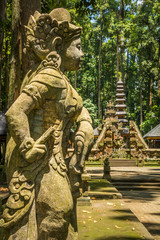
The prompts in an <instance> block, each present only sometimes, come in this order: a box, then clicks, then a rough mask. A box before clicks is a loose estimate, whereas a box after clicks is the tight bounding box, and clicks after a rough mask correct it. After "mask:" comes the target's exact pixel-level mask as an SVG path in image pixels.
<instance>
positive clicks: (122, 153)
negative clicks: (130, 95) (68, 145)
mask: <svg viewBox="0 0 160 240" xmlns="http://www.w3.org/2000/svg"><path fill="white" fill-rule="evenodd" d="M115 102H116V104H114V103H113V101H112V100H110V101H109V103H108V104H107V106H106V110H105V114H104V118H103V122H102V125H100V126H99V127H98V131H99V136H98V137H97V139H96V142H95V144H94V146H93V148H92V154H91V155H92V156H94V159H95V158H96V159H102V160H103V162H104V172H105V173H106V175H109V171H110V166H111V167H112V166H139V165H143V162H144V160H145V159H147V158H150V157H151V155H152V157H153V155H154V154H155V151H156V150H155V149H154V150H153V149H149V147H148V145H147V143H146V142H145V140H144V139H143V137H142V134H141V132H140V130H139V128H138V126H137V125H136V123H135V122H134V121H132V120H130V121H128V119H127V106H126V98H125V93H124V84H123V82H122V80H119V81H118V82H117V89H116V101H115ZM157 151H158V153H157ZM157 151H156V153H157V154H158V155H156V156H159V153H160V152H159V150H157Z"/></svg>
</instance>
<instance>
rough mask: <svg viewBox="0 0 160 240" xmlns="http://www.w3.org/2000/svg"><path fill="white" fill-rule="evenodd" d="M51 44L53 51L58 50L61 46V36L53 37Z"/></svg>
mask: <svg viewBox="0 0 160 240" xmlns="http://www.w3.org/2000/svg"><path fill="white" fill-rule="evenodd" d="M52 46H53V50H54V51H58V52H59V50H61V48H62V38H61V37H56V38H54V39H53V41H52Z"/></svg>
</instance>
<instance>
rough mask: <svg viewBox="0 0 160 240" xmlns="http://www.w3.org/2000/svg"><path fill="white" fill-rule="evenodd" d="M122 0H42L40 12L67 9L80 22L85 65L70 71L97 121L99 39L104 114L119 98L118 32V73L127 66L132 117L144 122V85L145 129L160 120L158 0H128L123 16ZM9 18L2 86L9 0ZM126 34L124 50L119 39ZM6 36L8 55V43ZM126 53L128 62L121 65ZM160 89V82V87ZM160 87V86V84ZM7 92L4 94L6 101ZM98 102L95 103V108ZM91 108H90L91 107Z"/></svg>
mask: <svg viewBox="0 0 160 240" xmlns="http://www.w3.org/2000/svg"><path fill="white" fill-rule="evenodd" d="M121 2H122V1H117V0H96V1H95V0H72V1H71V0H56V1H53V0H47V1H46V0H41V7H42V12H50V11H51V10H52V9H54V8H56V7H64V8H67V9H68V10H69V12H70V13H71V17H72V23H73V24H75V25H78V26H81V27H82V48H83V51H84V54H85V56H84V61H83V63H82V68H81V69H80V70H78V71H77V73H76V75H75V73H74V72H72V73H68V77H69V79H70V81H71V82H72V85H73V86H75V82H76V90H77V91H78V92H79V94H80V95H81V96H82V98H83V99H84V100H85V104H86V106H87V108H88V109H89V111H90V113H91V115H92V119H93V122H94V126H95V127H96V124H97V106H98V62H99V40H100V34H101V35H102V49H101V113H102V116H101V118H103V114H104V110H105V107H106V103H107V102H108V101H109V100H110V99H111V98H112V99H113V100H115V93H116V79H117V76H116V75H117V72H116V71H117V70H116V67H117V53H116V51H117V34H119V39H120V43H119V46H118V50H119V62H120V66H119V75H120V77H121V76H122V70H123V69H124V72H125V78H124V84H125V90H126V97H127V105H128V111H129V119H132V120H135V121H136V123H137V124H138V125H140V99H141V98H140V89H141V88H142V111H143V116H142V117H143V123H142V129H143V133H144V134H145V133H146V132H147V131H149V130H150V129H151V128H153V127H154V126H155V125H156V124H158V123H159V120H160V110H159V102H160V96H158V82H159V83H160V14H159V12H160V2H159V0H143V1H135V0H125V1H124V18H122V17H121V12H120V10H121V7H122V6H121ZM7 4H8V7H7V15H8V20H7V22H4V23H3V25H4V26H5V41H4V48H3V53H4V54H3V60H4V59H5V58H6V56H7V59H8V60H7V61H4V64H3V71H2V85H3V86H5V84H4V83H5V80H6V70H5V69H6V65H7V69H9V55H10V36H11V32H10V26H11V13H12V12H11V0H8V1H7ZM122 38H123V39H124V53H123V51H122V47H121V39H122ZM6 41H8V49H7V55H6V54H5V51H6V50H5V43H6ZM122 58H124V62H123V64H122ZM159 88H160V87H159ZM159 91H160V89H159ZM5 96H6V94H4V95H3V101H6V99H5ZM95 107H96V108H95ZM90 109H91V110H90Z"/></svg>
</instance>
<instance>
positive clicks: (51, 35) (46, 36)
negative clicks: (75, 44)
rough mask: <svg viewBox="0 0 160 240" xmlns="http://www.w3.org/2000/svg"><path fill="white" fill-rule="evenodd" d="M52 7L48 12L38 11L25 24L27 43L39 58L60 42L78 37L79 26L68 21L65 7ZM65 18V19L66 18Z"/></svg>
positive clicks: (43, 56)
mask: <svg viewBox="0 0 160 240" xmlns="http://www.w3.org/2000/svg"><path fill="white" fill-rule="evenodd" d="M58 11H60V12H58ZM58 11H57V10H56V9H54V10H53V11H52V12H51V13H50V14H40V13H39V12H38V11H36V12H35V13H34V15H33V16H31V17H30V19H29V22H28V26H25V29H26V36H27V44H26V47H31V48H32V50H33V51H34V52H35V53H36V55H37V56H38V57H39V58H40V59H41V60H44V58H45V57H46V56H47V55H48V53H50V52H51V51H55V50H56V47H59V48H60V47H61V46H62V43H64V42H68V41H71V40H72V39H73V38H76V37H79V36H80V34H81V27H76V26H75V25H73V24H71V23H70V14H69V12H68V11H66V10H65V9H59V10H58ZM66 19H67V20H66Z"/></svg>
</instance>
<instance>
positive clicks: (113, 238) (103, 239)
mask: <svg viewBox="0 0 160 240" xmlns="http://www.w3.org/2000/svg"><path fill="white" fill-rule="evenodd" d="M116 239H119V240H142V239H144V238H143V237H142V238H137V237H129V238H128V237H125V236H124V237H123V236H121V237H119V236H111V237H100V238H95V239H94V240H116Z"/></svg>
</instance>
